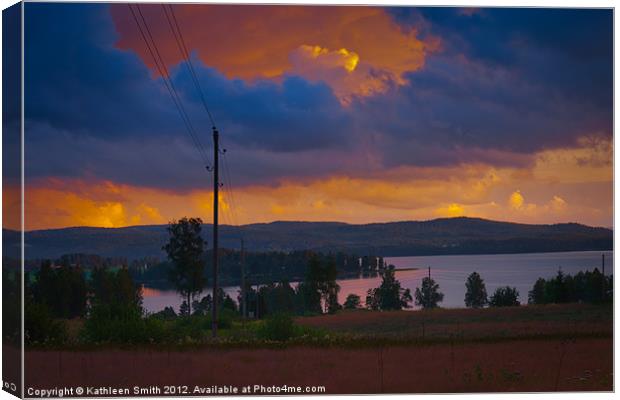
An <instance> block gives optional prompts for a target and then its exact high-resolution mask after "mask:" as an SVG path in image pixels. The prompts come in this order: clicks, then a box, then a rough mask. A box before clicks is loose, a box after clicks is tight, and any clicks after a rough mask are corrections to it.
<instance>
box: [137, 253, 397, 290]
mask: <svg viewBox="0 0 620 400" xmlns="http://www.w3.org/2000/svg"><path fill="white" fill-rule="evenodd" d="M212 255H213V250H205V251H204V254H203V262H204V278H205V279H209V278H210V274H211V271H212V270H213V256H212ZM218 257H219V258H218V260H219V272H220V273H219V280H220V282H221V283H222V284H223V285H226V286H238V285H241V282H242V270H243V272H244V274H245V280H246V282H251V283H252V284H254V285H256V284H269V283H271V282H280V281H289V282H293V281H301V280H303V279H304V277H305V274H306V269H307V266H308V262H309V261H310V259H311V258H313V257H318V259H319V260H320V262H323V263H325V262H327V261H328V260H329V262H333V263H335V264H336V270H337V277H338V278H339V279H342V278H353V277H355V278H357V277H375V276H377V275H378V274H379V270H380V269H382V268H384V265H385V262H384V260H383V258H382V257H379V256H373V255H365V256H359V255H355V254H346V253H343V252H334V253H317V252H313V251H309V250H302V251H291V252H281V251H270V252H241V251H239V250H230V249H220V250H219V254H218ZM173 268H174V264H173V263H172V262H171V261H162V262H158V263H155V264H148V263H144V264H143V263H139V262H138V263H135V262H134V263H132V264H131V265H130V267H129V270H130V272H131V274H132V276H133V278H134V279H135V280H136V281H137V282H140V283H144V284H148V285H149V286H154V287H160V288H161V287H168V286H170V282H169V279H168V278H169V275H170V271H171V270H172V269H173Z"/></svg>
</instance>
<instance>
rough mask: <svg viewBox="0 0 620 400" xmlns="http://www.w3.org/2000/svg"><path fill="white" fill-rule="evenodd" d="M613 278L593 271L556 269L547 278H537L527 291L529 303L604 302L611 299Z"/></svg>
mask: <svg viewBox="0 0 620 400" xmlns="http://www.w3.org/2000/svg"><path fill="white" fill-rule="evenodd" d="M612 285H613V278H612V277H608V276H603V274H602V273H601V272H600V271H599V270H598V268H595V269H594V271H592V272H590V271H586V272H582V271H580V272H578V273H577V274H576V275H574V276H571V275H565V274H564V273H563V272H562V271H561V270H558V273H557V275H556V276H555V277H554V278H552V279H549V280H545V279H543V278H539V279H538V280H537V281H536V283H535V284H534V287H533V288H532V290H530V292H529V293H528V302H529V303H530V304H549V303H574V302H584V303H604V302H610V301H612V299H613V290H612V289H613V287H612Z"/></svg>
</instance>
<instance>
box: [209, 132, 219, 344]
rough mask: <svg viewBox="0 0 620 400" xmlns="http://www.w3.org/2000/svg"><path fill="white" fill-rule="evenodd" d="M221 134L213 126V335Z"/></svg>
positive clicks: (215, 332) (213, 327) (215, 298)
mask: <svg viewBox="0 0 620 400" xmlns="http://www.w3.org/2000/svg"><path fill="white" fill-rule="evenodd" d="M219 139H220V135H219V133H218V131H217V129H216V128H215V127H213V303H212V310H211V312H212V313H211V330H212V333H213V337H214V338H215V337H217V307H218V304H217V263H218V257H217V247H218V244H217V224H218V203H219V192H220V177H219V172H220V171H219V155H220V145H219Z"/></svg>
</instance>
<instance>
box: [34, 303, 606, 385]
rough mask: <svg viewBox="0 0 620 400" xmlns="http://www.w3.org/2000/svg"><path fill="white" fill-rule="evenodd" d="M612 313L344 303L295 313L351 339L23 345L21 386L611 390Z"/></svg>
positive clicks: (599, 308)
mask: <svg viewBox="0 0 620 400" xmlns="http://www.w3.org/2000/svg"><path fill="white" fill-rule="evenodd" d="M612 318H613V314H612V308H611V307H610V306H588V305H555V306H543V307H516V308H505V309H484V310H433V311H430V312H423V311H413V312H409V311H402V312H368V311H354V312H342V313H339V314H337V315H331V316H329V315H326V316H318V317H303V318H298V319H297V323H298V324H301V325H307V326H312V327H315V328H319V329H324V330H327V331H328V332H329V334H333V335H335V336H338V335H342V336H343V337H345V338H348V340H351V341H356V340H357V341H359V342H360V345H357V346H355V345H353V346H341V345H335V346H331V347H329V346H328V347H326V346H319V347H316V346H311V345H299V344H296V345H287V346H283V347H282V348H253V347H245V348H244V347H241V348H235V347H231V348H212V347H195V348H186V349H185V350H183V349H173V348H166V347H161V346H153V347H152V348H140V349H118V348H116V349H115V348H100V349H93V350H89V351H84V350H67V351H59V350H32V351H28V352H27V354H26V359H25V361H26V387H27V388H28V387H33V388H45V387H53V386H76V385H80V386H96V387H99V386H113V387H127V388H132V387H133V386H136V385H138V386H148V385H187V386H188V390H190V391H191V390H194V386H195V385H198V386H199V387H207V386H211V385H234V386H236V387H239V388H241V387H243V386H246V385H251V386H253V385H263V386H265V387H271V386H272V385H276V386H281V385H292V386H300V387H302V389H304V388H305V387H306V386H311V385H320V386H325V393H334V394H336V393H340V394H343V393H440V392H488V391H491V392H503V391H519V392H523V391H526V392H527V391H565V390H570V391H580V390H587V391H610V390H612V389H613V387H612V385H613V338H612V330H613V328H612ZM190 394H191V393H190ZM202 394H204V393H202ZM280 394H290V393H282V392H280Z"/></svg>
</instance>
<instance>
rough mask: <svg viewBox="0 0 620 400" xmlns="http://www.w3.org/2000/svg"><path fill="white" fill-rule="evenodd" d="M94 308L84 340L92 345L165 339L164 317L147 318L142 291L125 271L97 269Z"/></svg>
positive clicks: (86, 326) (93, 280) (94, 277)
mask: <svg viewBox="0 0 620 400" xmlns="http://www.w3.org/2000/svg"><path fill="white" fill-rule="evenodd" d="M91 285H92V297H91V309H90V313H89V316H88V318H87V319H86V321H85V323H84V329H83V331H82V338H83V339H84V340H86V341H89V342H97V343H98V342H110V343H150V342H159V341H161V340H163V338H164V336H165V333H164V327H163V324H162V322H163V321H162V319H161V318H153V317H150V318H144V315H143V314H144V313H143V310H142V289H141V288H140V287H139V286H138V285H136V284H135V283H134V282H133V280H132V279H131V275H129V272H128V271H127V269H126V268H121V269H119V270H118V271H110V270H106V269H103V268H96V269H95V270H94V271H93V279H92V283H91Z"/></svg>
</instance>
